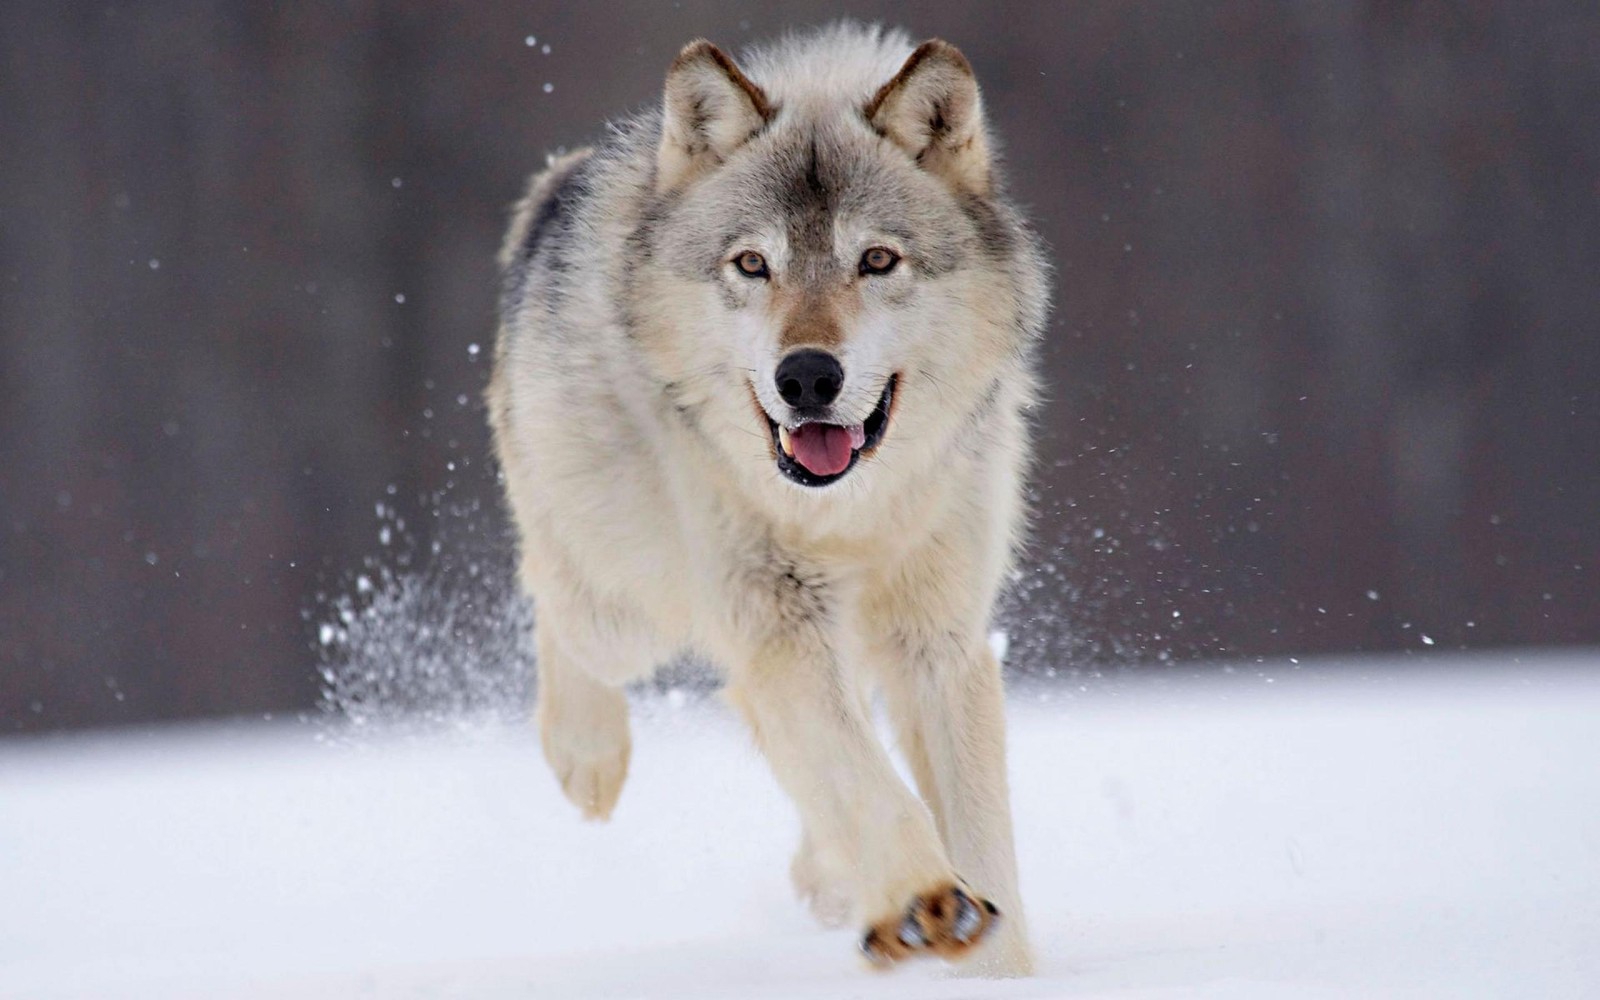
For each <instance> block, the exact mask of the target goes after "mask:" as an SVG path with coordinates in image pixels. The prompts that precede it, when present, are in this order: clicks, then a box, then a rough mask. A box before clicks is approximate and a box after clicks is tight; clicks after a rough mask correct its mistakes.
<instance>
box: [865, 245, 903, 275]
mask: <svg viewBox="0 0 1600 1000" xmlns="http://www.w3.org/2000/svg"><path fill="white" fill-rule="evenodd" d="M898 263H900V255H899V254H897V253H895V252H894V251H893V250H890V249H889V248H888V247H873V248H872V249H871V250H868V251H867V252H866V253H864V254H862V255H861V273H862V274H888V273H889V272H890V271H893V270H894V266H895V265H896V264H898Z"/></svg>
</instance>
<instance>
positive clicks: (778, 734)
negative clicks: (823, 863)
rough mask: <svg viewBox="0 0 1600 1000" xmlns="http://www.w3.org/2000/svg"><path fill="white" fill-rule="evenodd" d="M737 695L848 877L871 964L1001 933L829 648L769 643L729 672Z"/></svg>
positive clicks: (811, 829)
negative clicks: (963, 879)
mask: <svg viewBox="0 0 1600 1000" xmlns="http://www.w3.org/2000/svg"><path fill="white" fill-rule="evenodd" d="M729 696H730V698H731V699H732V700H733V702H734V703H735V704H736V705H737V706H738V707H739V708H740V710H741V711H742V712H743V713H744V715H745V718H746V719H747V720H748V721H749V723H750V726H751V728H752V730H753V731H754V733H755V738H756V742H757V744H758V745H759V746H760V747H761V750H762V751H763V753H765V754H766V757H767V760H768V761H769V762H770V763H771V765H772V770H773V773H774V774H775V775H776V776H777V778H778V781H779V783H780V784H781V785H783V787H784V790H785V791H787V792H788V793H789V795H790V796H791V797H792V798H793V799H794V801H795V804H796V806H798V808H799V810H800V812H801V815H802V818H803V820H804V822H805V826H806V831H807V836H808V837H811V838H815V839H816V840H817V841H818V842H819V843H818V847H819V848H820V849H821V850H823V851H826V852H828V853H830V854H832V855H835V856H837V857H839V858H841V859H843V860H844V862H845V867H846V869H847V870H848V871H849V872H850V873H851V877H852V878H853V880H854V882H855V890H856V893H855V894H856V908H857V911H858V914H859V915H860V916H861V917H863V918H864V920H865V922H866V929H865V932H864V934H863V938H862V950H863V952H864V953H865V954H866V956H867V958H868V959H869V960H871V961H873V962H874V963H875V964H882V965H887V964H891V963H893V962H895V961H898V960H900V959H903V958H908V957H911V956H913V955H916V954H933V955H939V956H941V957H945V958H959V957H963V956H964V955H965V954H966V953H967V952H968V951H969V950H970V949H971V948H972V947H974V946H975V945H976V944H977V943H978V942H979V941H980V940H982V939H983V937H984V936H985V935H986V934H987V933H988V932H989V931H990V930H991V929H992V928H993V927H994V926H995V925H996V923H997V913H996V910H995V908H994V907H993V905H991V904H988V903H986V901H985V900H983V899H982V898H980V897H979V896H978V895H977V894H976V893H974V892H971V891H969V890H968V889H967V888H966V887H964V886H963V885H962V884H961V883H960V882H959V881H958V879H957V878H956V876H955V873H954V871H952V869H951V867H950V863H949V861H948V860H947V859H946V858H945V853H944V850H943V848H942V847H941V846H940V844H939V837H938V834H937V833H936V832H935V830H934V827H933V821H932V818H931V817H930V816H929V814H928V811H927V809H926V808H924V806H923V805H922V803H921V802H920V801H918V800H917V797H916V796H915V795H913V794H912V793H911V791H910V789H908V788H906V786H905V784H904V783H903V782H901V781H900V778H899V776H898V775H896V774H895V772H894V768H893V766H892V765H891V763H890V761H889V757H888V753H887V752H886V751H885V749H884V747H883V745H882V744H881V743H879V742H878V740H877V738H876V736H875V734H874V733H873V731H872V725H871V720H870V718H869V717H868V716H867V714H866V712H865V710H864V708H863V706H862V704H861V700H860V699H859V697H856V696H855V695H854V694H853V693H852V691H851V690H850V688H849V685H848V683H847V679H846V678H845V677H844V676H843V672H842V670H841V669H840V664H839V663H838V660H837V658H836V654H834V653H833V651H832V650H830V649H828V648H827V647H826V646H825V645H823V644H821V643H807V642H803V641H794V640H791V639H782V640H777V641H772V642H768V643H766V644H764V645H763V646H762V647H760V648H759V649H758V650H756V651H755V653H754V655H752V656H751V657H750V658H748V659H747V660H745V661H744V664H743V665H742V666H741V667H740V668H738V669H735V670H734V671H733V672H732V678H731V683H730V684H729Z"/></svg>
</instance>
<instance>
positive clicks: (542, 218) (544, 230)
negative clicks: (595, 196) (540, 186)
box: [522, 159, 590, 261]
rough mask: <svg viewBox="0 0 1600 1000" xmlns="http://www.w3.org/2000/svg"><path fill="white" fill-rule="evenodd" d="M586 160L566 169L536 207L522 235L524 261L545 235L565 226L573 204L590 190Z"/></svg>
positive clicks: (529, 257) (530, 256)
mask: <svg viewBox="0 0 1600 1000" xmlns="http://www.w3.org/2000/svg"><path fill="white" fill-rule="evenodd" d="M589 162H590V161H589V160H588V159H585V160H583V161H582V162H581V163H578V164H576V165H574V166H573V167H572V169H571V170H568V171H567V173H566V175H565V176H564V177H562V178H561V181H560V183H558V184H557V185H556V188H555V190H554V191H551V192H550V194H549V196H548V197H546V198H545V200H544V201H543V202H541V203H540V204H539V210H538V212H537V213H535V215H534V217H533V222H532V223H530V224H529V226H528V234H527V235H526V236H524V237H523V238H522V259H523V260H524V261H526V260H529V259H531V258H532V257H533V255H534V254H535V253H537V252H538V251H539V244H540V243H542V242H543V241H544V239H545V237H546V236H548V235H550V234H551V233H552V232H554V231H555V230H556V229H558V228H559V229H565V228H566V225H567V222H568V221H569V220H570V218H571V213H572V208H573V206H574V205H576V204H577V202H578V201H579V200H581V199H582V198H583V197H584V196H585V195H587V194H588V193H589V189H588V177H587V176H586V174H587V168H588V166H589Z"/></svg>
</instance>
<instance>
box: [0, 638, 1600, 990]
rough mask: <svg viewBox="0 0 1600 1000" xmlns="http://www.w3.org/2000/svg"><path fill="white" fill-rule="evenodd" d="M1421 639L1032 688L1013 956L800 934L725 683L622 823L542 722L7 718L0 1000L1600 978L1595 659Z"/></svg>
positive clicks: (645, 701)
mask: <svg viewBox="0 0 1600 1000" xmlns="http://www.w3.org/2000/svg"><path fill="white" fill-rule="evenodd" d="M1428 662H1429V664H1430V665H1429V666H1427V667H1418V666H1416V665H1415V664H1414V663H1407V662H1403V661H1388V662H1381V661H1366V660H1363V661H1354V662H1349V663H1343V664H1318V665H1316V666H1315V667H1311V666H1306V667H1301V668H1299V669H1284V670H1275V671H1271V672H1268V671H1265V670H1264V669H1263V668H1255V667H1252V668H1249V669H1244V668H1239V669H1236V670H1235V671H1234V672H1233V673H1232V674H1225V673H1222V672H1220V671H1214V672H1210V673H1208V674H1207V675H1204V676H1201V675H1183V676H1178V675H1175V674H1174V673H1173V672H1171V671H1167V672H1161V673H1139V672H1131V673H1129V674H1124V675H1118V676H1112V677H1105V678H1097V679H1091V680H1081V681H1074V682H1070V683H1068V682H1057V683H1054V684H1052V685H1050V686H1040V687H1029V688H1023V689H1019V690H1017V691H1015V692H1014V694H1013V699H1012V706H1011V726H1012V736H1011V762H1012V769H1013V774H1014V778H1013V788H1014V797H1015V811H1016V819H1017V825H1018V836H1019V844H1018V847H1019V851H1020V856H1021V864H1022V882H1023V890H1024V894H1025V896H1026V898H1027V902H1028V906H1029V917H1030V920H1031V922H1032V925H1033V931H1034V935H1035V939H1036V945H1037V947H1038V949H1039V953H1040V959H1041V961H1040V965H1041V969H1040V975H1039V977H1037V978H1035V979H1032V980H1026V981H1013V982H981V981H972V980H962V979H956V978H951V977H950V976H949V975H948V973H947V972H946V971H945V970H944V969H942V968H941V967H940V966H938V965H936V964H933V963H927V964H923V965H918V966H914V967H909V968H906V969H903V970H900V971H897V972H893V973H890V974H887V975H877V974H873V973H870V972H867V971H864V970H863V969H862V968H861V967H860V966H859V965H858V964H857V961H856V959H855V956H854V953H853V944H854V938H853V934H852V933H851V932H848V931H823V930H820V929H817V928H816V927H814V925H812V924H811V922H810V919H809V917H808V916H807V915H806V914H805V912H804V911H803V910H802V909H801V908H800V906H799V905H798V904H797V903H795V902H794V900H793V899H792V897H791V895H790V891H789V887H788V884H787V876H786V871H787V865H788V854H789V851H790V849H791V848H792V846H793V843H794V841H795V836H796V831H795V828H794V821H793V815H792V810H791V809H790V808H789V807H788V805H787V804H786V803H785V802H784V801H783V799H782V798H781V796H780V794H779V793H778V791H777V790H776V788H775V786H774V784H773V782H772V780H771V779H770V777H769V776H768V775H767V774H766V772H765V768H764V766H763V764H762V763H761V761H760V760H759V758H758V757H757V756H756V755H755V753H754V752H753V751H752V749H751V748H750V744H749V741H748V740H747V739H746V738H745V737H744V735H743V734H742V732H741V731H740V730H739V728H738V726H737V725H736V724H735V722H734V721H733V720H732V718H731V717H730V715H729V713H728V712H727V710H726V709H725V708H723V707H722V706H721V704H720V703H719V702H718V701H716V700H715V699H705V698H701V697H699V696H693V695H691V696H685V695H684V694H683V693H682V692H679V693H677V694H676V695H675V696H671V697H659V696H654V697H641V699H640V701H639V703H638V705H637V711H636V719H637V725H636V727H635V752H634V768H633V772H632V774H631V776H630V779H629V786H628V788H627V790H626V791H625V792H624V795H623V799H622V802H621V804H620V806H619V807H618V809H617V812H616V815H615V817H614V819H613V821H612V822H611V823H610V824H609V825H604V826H598V825H592V824H585V823H583V822H580V821H579V820H578V818H577V815H576V812H575V810H573V809H572V808H570V807H569V806H568V805H567V804H566V803H565V801H563V800H562V799H561V798H560V795H559V793H558V791H557V790H556V788H555V784H554V781H553V780H552V779H551V777H550V776H549V774H548V773H547V772H546V771H545V768H544V765H543V762H542V761H541V759H540V757H539V752H538V746H537V740H536V738H535V735H534V734H533V733H532V732H530V731H528V730H525V729H506V728H494V727H485V728H474V727H472V726H470V725H467V724H465V723H463V724H462V725H460V726H458V727H456V730H455V731H454V732H451V733H435V734H434V735H431V736H418V735H415V734H412V735H405V734H402V733H398V732H387V731H384V732H376V733H374V732H363V733H360V734H358V735H359V737H360V738H359V740H356V739H353V738H348V734H347V738H341V739H336V740H329V739H327V738H326V735H325V734H324V733H322V731H321V730H319V728H318V727H316V726H310V725H304V724H301V725H283V724H273V725H267V724H261V723H256V724H243V723H236V724H228V725H214V726H207V727H185V728H171V729H157V730H137V731H125V732H120V733H106V734H91V735H80V736H68V737H47V738H35V739H28V740H20V739H13V740H10V741H7V742H0V901H3V902H0V996H5V997H17V998H22V997H27V998H30V1000H42V998H59V997H116V998H138V997H151V998H155V997H159V998H177V997H259V998H281V997H312V998H330V1000H331V998H350V997H376V998H385V997H452V998H454V997H472V998H477V997H485V998H502V997H505V998H509V997H518V998H527V997H562V998H567V997H608V998H623V997H656V996H679V997H708V998H806V997H827V998H840V997H861V998H891V1000H895V998H912V997H915V998H932V1000H940V998H943V1000H955V998H984V997H1006V998H1024V997H1026V998H1044V997H1073V998H1085V1000H1099V998H1124V1000H1131V998H1141V1000H1145V998H1177V997H1208V998H1282V997H1315V998H1329V997H1348V998H1357V997H1359V998H1373V997H1452V998H1457V997H1540V998H1559V997H1574V998H1576V997H1595V996H1600V755H1597V754H1596V748H1597V747H1596V745H1597V736H1600V672H1597V671H1596V670H1595V667H1596V666H1600V657H1594V656H1589V657H1586V656H1577V655H1569V656H1566V657H1553V656H1552V657H1544V658H1540V659H1528V658H1526V657H1525V658H1523V661H1522V662H1520V663H1515V662H1513V660H1512V658H1511V657H1509V656H1503V657H1499V658H1498V659H1494V658H1491V659H1490V660H1487V661H1485V660H1481V659H1465V658H1459V657H1458V658H1456V659H1453V660H1449V659H1445V658H1442V657H1436V658H1434V659H1431V660H1429V661H1428ZM1269 679H1270V680H1272V681H1274V683H1272V684H1267V683H1265V681H1267V680H1269Z"/></svg>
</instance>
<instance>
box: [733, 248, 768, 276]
mask: <svg viewBox="0 0 1600 1000" xmlns="http://www.w3.org/2000/svg"><path fill="white" fill-rule="evenodd" d="M733 266H734V267H737V268H738V269H739V273H740V274H742V275H744V276H745V277H746V278H765V277H767V276H768V274H767V258H765V257H763V256H761V255H760V254H758V253H756V252H755V251H754V250H746V251H745V252H744V253H742V254H740V255H739V256H737V257H735V258H733Z"/></svg>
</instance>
